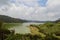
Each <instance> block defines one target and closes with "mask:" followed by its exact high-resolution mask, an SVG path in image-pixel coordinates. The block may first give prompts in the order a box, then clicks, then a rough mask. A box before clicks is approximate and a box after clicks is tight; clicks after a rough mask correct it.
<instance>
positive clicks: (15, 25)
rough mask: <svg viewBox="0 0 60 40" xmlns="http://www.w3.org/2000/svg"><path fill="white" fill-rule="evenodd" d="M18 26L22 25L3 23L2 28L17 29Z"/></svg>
mask: <svg viewBox="0 0 60 40" xmlns="http://www.w3.org/2000/svg"><path fill="white" fill-rule="evenodd" d="M19 25H22V23H4V24H3V28H4V29H8V28H12V27H17V26H19Z"/></svg>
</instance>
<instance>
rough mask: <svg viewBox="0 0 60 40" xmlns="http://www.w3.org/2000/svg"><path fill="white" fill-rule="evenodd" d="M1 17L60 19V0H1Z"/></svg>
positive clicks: (43, 19)
mask: <svg viewBox="0 0 60 40" xmlns="http://www.w3.org/2000/svg"><path fill="white" fill-rule="evenodd" d="M0 15H8V16H11V17H14V18H21V19H27V20H42V21H46V20H56V19H58V18H60V0H0Z"/></svg>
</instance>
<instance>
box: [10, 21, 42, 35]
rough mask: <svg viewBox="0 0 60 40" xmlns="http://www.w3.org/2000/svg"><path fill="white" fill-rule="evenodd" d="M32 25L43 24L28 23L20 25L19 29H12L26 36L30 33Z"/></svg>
mask: <svg viewBox="0 0 60 40" xmlns="http://www.w3.org/2000/svg"><path fill="white" fill-rule="evenodd" d="M30 24H36V25H37V24H42V23H33V22H28V23H22V25H18V26H17V27H13V28H10V29H13V30H15V33H20V34H25V33H30V29H29V27H28V26H29V25H30Z"/></svg>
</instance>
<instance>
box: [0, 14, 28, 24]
mask: <svg viewBox="0 0 60 40" xmlns="http://www.w3.org/2000/svg"><path fill="white" fill-rule="evenodd" d="M0 21H3V22H6V23H20V22H21V23H23V22H27V21H26V20H22V19H17V18H12V17H9V16H5V15H0Z"/></svg>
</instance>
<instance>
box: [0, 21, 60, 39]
mask: <svg viewBox="0 0 60 40" xmlns="http://www.w3.org/2000/svg"><path fill="white" fill-rule="evenodd" d="M29 28H30V31H31V33H28V34H19V33H15V30H9V29H5V28H4V27H3V22H2V21H1V22H0V40H60V22H59V21H56V22H54V23H52V22H46V23H44V24H39V25H35V24H31V25H29Z"/></svg>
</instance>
